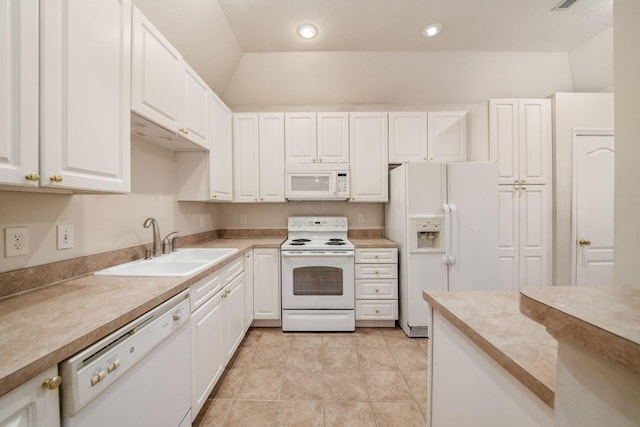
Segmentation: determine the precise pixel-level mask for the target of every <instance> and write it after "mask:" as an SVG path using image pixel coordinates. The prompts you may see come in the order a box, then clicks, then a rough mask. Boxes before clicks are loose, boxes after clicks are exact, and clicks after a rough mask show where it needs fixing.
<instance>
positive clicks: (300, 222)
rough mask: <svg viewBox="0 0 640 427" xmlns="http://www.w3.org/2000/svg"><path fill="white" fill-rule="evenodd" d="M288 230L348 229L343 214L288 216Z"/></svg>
mask: <svg viewBox="0 0 640 427" xmlns="http://www.w3.org/2000/svg"><path fill="white" fill-rule="evenodd" d="M287 228H288V230H289V231H306V232H310V231H348V229H349V224H348V222H347V217H344V216H290V217H289V225H288V227H287Z"/></svg>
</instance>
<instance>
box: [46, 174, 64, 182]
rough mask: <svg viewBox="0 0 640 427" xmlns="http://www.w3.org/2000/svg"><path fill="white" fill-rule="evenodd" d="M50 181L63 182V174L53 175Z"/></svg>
mask: <svg viewBox="0 0 640 427" xmlns="http://www.w3.org/2000/svg"><path fill="white" fill-rule="evenodd" d="M49 181H53V182H62V176H60V175H53V176H50V177H49Z"/></svg>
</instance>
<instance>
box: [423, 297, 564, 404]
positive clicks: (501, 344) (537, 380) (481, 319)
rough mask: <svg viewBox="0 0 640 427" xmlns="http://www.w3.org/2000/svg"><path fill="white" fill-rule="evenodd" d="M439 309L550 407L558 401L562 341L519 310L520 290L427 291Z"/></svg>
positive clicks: (432, 302)
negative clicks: (558, 355)
mask: <svg viewBox="0 0 640 427" xmlns="http://www.w3.org/2000/svg"><path fill="white" fill-rule="evenodd" d="M423 296H424V299H425V300H426V301H427V302H428V303H429V304H430V306H431V308H433V309H434V310H437V311H439V312H440V313H442V315H443V316H444V317H445V318H446V319H447V320H449V321H450V322H451V323H452V324H453V325H455V326H456V327H457V328H458V329H459V330H460V331H461V332H462V333H464V334H465V335H466V336H467V337H469V338H470V339H471V340H472V341H473V342H474V343H475V344H476V345H477V346H478V347H480V349H482V351H484V352H485V353H487V354H488V355H489V356H490V357H491V358H493V359H494V360H495V361H496V362H498V364H499V365H500V366H502V367H503V368H504V369H505V370H506V371H507V372H509V373H510V374H511V375H513V376H514V377H515V378H516V379H517V380H518V381H520V382H521V383H522V384H523V385H524V386H525V387H527V388H528V389H529V390H531V392H533V393H534V394H535V395H536V396H538V397H539V398H540V399H541V400H542V401H543V402H545V403H546V404H547V405H548V406H550V407H553V402H554V397H555V381H556V360H557V341H556V340H555V339H554V338H553V337H551V336H550V335H549V334H548V333H547V332H546V330H545V328H544V327H543V326H542V325H540V324H538V323H536V322H535V321H533V320H531V319H529V318H528V317H526V316H524V315H523V314H522V313H521V312H520V311H519V308H518V301H519V293H518V292H515V291H513V292H477V291H476V292H474V291H457V292H445V291H440V292H424V293H423Z"/></svg>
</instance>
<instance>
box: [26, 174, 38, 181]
mask: <svg viewBox="0 0 640 427" xmlns="http://www.w3.org/2000/svg"><path fill="white" fill-rule="evenodd" d="M24 178H25V179H26V180H27V181H38V180H39V179H40V175H38V174H37V173H36V172H33V173H30V174H29V175H26V176H25V177H24Z"/></svg>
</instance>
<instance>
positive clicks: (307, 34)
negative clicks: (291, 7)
mask: <svg viewBox="0 0 640 427" xmlns="http://www.w3.org/2000/svg"><path fill="white" fill-rule="evenodd" d="M298 35H299V36H300V37H302V38H303V39H312V38H314V37H315V36H317V35H318V28H316V26H315V25H311V24H302V25H300V26H299V27H298Z"/></svg>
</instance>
